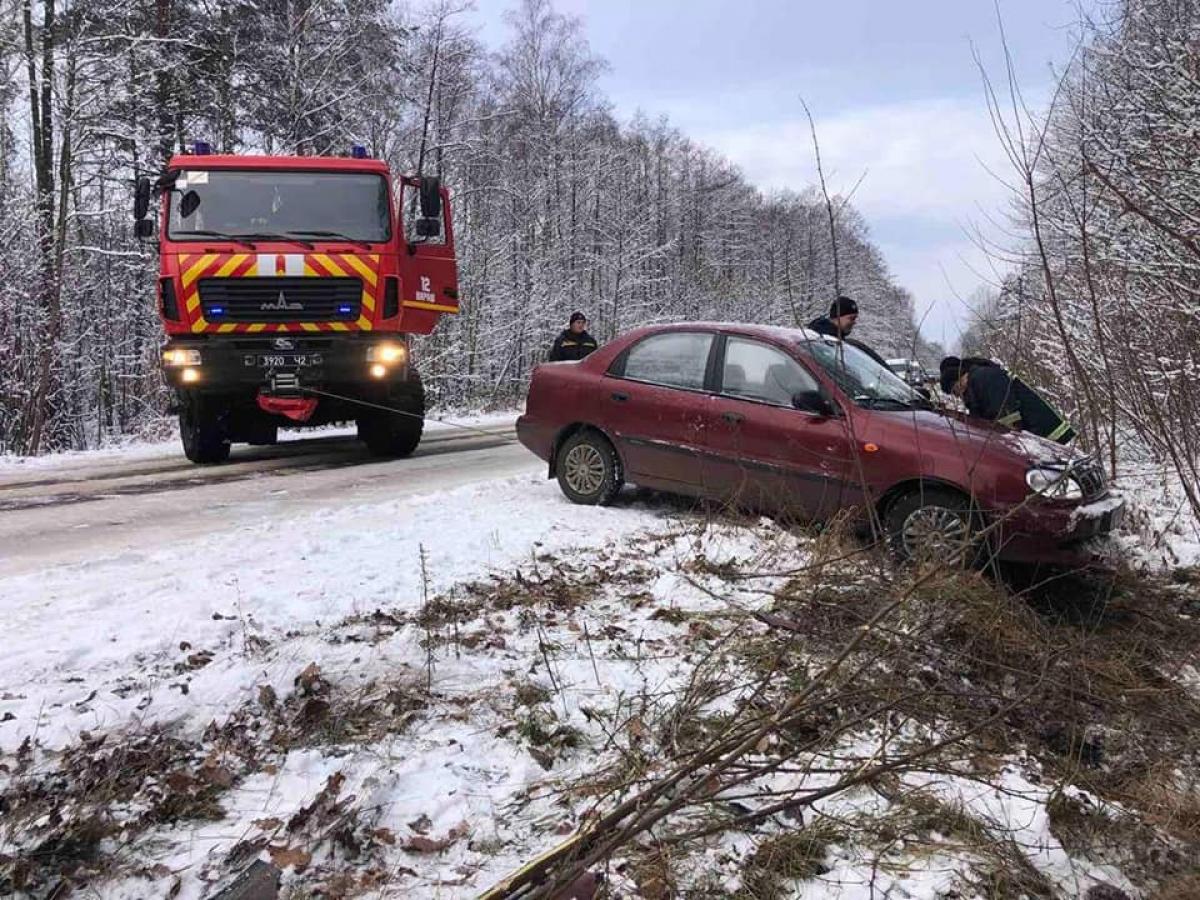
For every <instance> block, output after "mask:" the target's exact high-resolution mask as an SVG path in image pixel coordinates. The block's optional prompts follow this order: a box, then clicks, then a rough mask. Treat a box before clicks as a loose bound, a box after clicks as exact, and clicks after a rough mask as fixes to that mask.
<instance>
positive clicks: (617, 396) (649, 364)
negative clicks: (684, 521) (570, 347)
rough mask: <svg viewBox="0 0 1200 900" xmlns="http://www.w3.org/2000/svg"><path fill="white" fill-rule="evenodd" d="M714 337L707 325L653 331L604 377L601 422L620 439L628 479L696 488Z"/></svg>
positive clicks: (692, 490)
mask: <svg viewBox="0 0 1200 900" xmlns="http://www.w3.org/2000/svg"><path fill="white" fill-rule="evenodd" d="M715 337H716V335H715V334H714V333H713V332H705V331H668V332H657V333H654V334H651V335H648V336H647V337H645V338H643V339H642V340H640V341H638V342H637V343H636V344H634V345H632V346H631V347H630V348H629V349H628V350H626V351H625V352H624V353H622V354H621V355H620V356H618V357H617V358H616V359H615V360H614V361H613V364H612V366H611V367H610V368H609V371H608V373H607V375H606V376H605V378H604V379H602V382H601V385H600V388H601V391H602V394H601V396H600V398H599V405H600V410H601V412H600V416H599V418H600V423H601V424H602V425H603V426H604V428H605V430H607V431H608V433H609V434H610V435H612V436H613V437H614V438H615V439H616V441H617V444H618V449H619V450H620V452H621V456H622V458H623V459H624V460H625V468H626V477H627V478H628V479H629V480H630V481H633V482H635V483H646V484H652V485H654V486H657V487H662V488H666V489H668V490H671V489H674V490H679V491H682V492H684V493H697V492H698V489H699V487H700V484H701V476H702V471H701V459H700V456H701V453H702V451H703V447H704V438H703V426H704V419H705V415H704V403H705V401H706V400H707V399H708V384H709V380H710V377H711V376H710V370H711V366H712V364H713V362H714V361H713V359H712V352H713V347H714V343H715Z"/></svg>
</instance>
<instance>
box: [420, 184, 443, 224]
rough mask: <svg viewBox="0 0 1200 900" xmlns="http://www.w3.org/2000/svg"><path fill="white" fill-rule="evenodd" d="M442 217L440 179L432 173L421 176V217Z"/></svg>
mask: <svg viewBox="0 0 1200 900" xmlns="http://www.w3.org/2000/svg"><path fill="white" fill-rule="evenodd" d="M441 217H442V179H440V178H437V177H436V176H433V175H422V176H421V218H423V219H440V218H441Z"/></svg>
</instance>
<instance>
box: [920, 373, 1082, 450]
mask: <svg viewBox="0 0 1200 900" xmlns="http://www.w3.org/2000/svg"><path fill="white" fill-rule="evenodd" d="M939 368H940V370H941V382H942V390H943V391H944V392H946V393H947V394H954V395H955V396H956V397H959V398H961V399H962V401H963V403H964V404H965V405H966V407H967V412H968V413H970V414H971V415H972V416H978V417H979V418H981V419H989V420H991V421H993V422H999V423H1000V424H1001V425H1007V426H1008V427H1010V428H1020V429H1022V430H1024V431H1029V432H1032V433H1033V434H1037V435H1041V436H1042V437H1044V438H1049V439H1050V440H1052V441H1057V442H1058V443H1060V444H1069V443H1070V442H1071V441H1073V440H1074V439H1075V429H1073V428H1072V427H1071V426H1070V424H1069V423H1068V422H1067V420H1066V419H1064V418H1063V417H1062V415H1061V414H1060V413H1059V412H1058V411H1057V410H1055V409H1054V407H1052V406H1051V405H1050V404H1049V403H1047V402H1046V401H1045V400H1044V399H1043V398H1042V397H1041V395H1040V394H1038V393H1037V392H1036V391H1035V390H1033V388H1031V387H1029V385H1027V384H1026V383H1025V382H1023V381H1022V380H1021V379H1020V378H1016V377H1015V376H1013V375H1010V374H1009V373H1008V372H1007V371H1006V370H1005V369H1003V368H1002V367H1001V366H999V365H997V364H996V363H994V362H992V361H991V360H990V359H983V358H981V357H978V356H974V357H967V358H966V359H959V358H958V357H957V356H947V357H946V358H945V359H943V360H942V362H941V365H940V366H939Z"/></svg>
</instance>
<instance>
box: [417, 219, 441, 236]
mask: <svg viewBox="0 0 1200 900" xmlns="http://www.w3.org/2000/svg"><path fill="white" fill-rule="evenodd" d="M441 233H442V220H441V219H425V218H422V219H417V237H420V238H435V237H439V236H440V235H441Z"/></svg>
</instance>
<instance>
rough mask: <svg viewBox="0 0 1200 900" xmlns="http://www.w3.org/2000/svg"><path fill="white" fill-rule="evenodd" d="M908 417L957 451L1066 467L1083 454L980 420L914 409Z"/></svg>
mask: <svg viewBox="0 0 1200 900" xmlns="http://www.w3.org/2000/svg"><path fill="white" fill-rule="evenodd" d="M908 415H911V416H912V417H913V420H914V421H915V424H916V425H917V426H918V427H919V428H920V429H921V430H922V431H923V432H924V433H926V434H928V435H929V436H930V437H935V436H936V439H937V440H939V441H949V442H953V443H954V445H955V446H956V448H957V449H958V450H959V451H960V452H961V451H962V450H965V449H970V450H974V451H986V452H989V453H997V452H999V453H1005V454H1008V455H1010V456H1012V457H1014V458H1016V459H1018V460H1020V461H1021V462H1024V463H1034V464H1040V465H1049V466H1067V465H1070V464H1072V463H1074V462H1076V461H1077V460H1080V459H1082V458H1083V457H1084V454H1082V453H1080V452H1079V451H1077V450H1073V449H1072V448H1070V447H1064V446H1063V445H1062V444H1056V443H1055V442H1054V441H1049V440H1046V438H1043V437H1038V436H1037V435H1036V434H1030V433H1029V432H1028V431H1013V430H1012V429H1011V428H1006V427H1004V426H1003V425H996V424H995V423H992V422H988V421H985V420H983V419H972V418H969V417H967V416H964V415H961V414H959V413H955V412H941V411H938V410H917V411H916V412H914V413H909V414H905V417H906V418H907V416H908ZM906 426H907V423H906ZM907 427H911V426H907Z"/></svg>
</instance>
